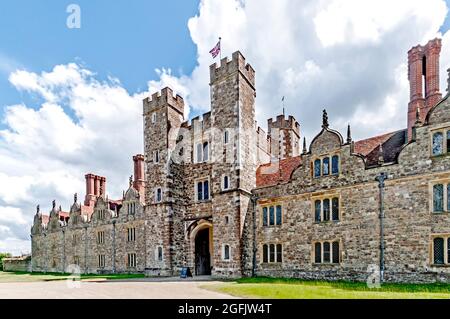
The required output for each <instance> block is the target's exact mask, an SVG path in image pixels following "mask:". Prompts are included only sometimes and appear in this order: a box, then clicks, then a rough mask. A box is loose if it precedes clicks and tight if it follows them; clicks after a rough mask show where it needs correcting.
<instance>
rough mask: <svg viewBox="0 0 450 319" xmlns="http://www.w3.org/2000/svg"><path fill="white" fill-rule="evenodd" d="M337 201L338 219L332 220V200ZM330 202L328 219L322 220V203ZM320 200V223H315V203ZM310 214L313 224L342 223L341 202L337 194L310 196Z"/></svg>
mask: <svg viewBox="0 0 450 319" xmlns="http://www.w3.org/2000/svg"><path fill="white" fill-rule="evenodd" d="M334 198H337V199H338V219H337V220H333V199H334ZM325 199H329V200H330V219H329V220H324V212H323V201H324V200H325ZM318 200H320V221H316V201H318ZM311 212H312V219H313V223H314V224H329V223H332V224H337V223H339V222H341V221H342V200H341V195H340V194H339V193H330V194H321V195H312V196H311Z"/></svg>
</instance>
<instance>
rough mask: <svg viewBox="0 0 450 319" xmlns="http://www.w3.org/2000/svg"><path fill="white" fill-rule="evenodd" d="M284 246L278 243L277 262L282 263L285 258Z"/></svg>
mask: <svg viewBox="0 0 450 319" xmlns="http://www.w3.org/2000/svg"><path fill="white" fill-rule="evenodd" d="M282 259H283V247H282V246H281V244H278V245H277V263H281V262H282V261H283V260H282Z"/></svg>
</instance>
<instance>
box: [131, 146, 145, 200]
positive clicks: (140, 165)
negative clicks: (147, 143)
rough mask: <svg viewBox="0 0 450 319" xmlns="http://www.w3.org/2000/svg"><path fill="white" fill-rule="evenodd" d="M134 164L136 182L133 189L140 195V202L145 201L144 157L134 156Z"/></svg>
mask: <svg viewBox="0 0 450 319" xmlns="http://www.w3.org/2000/svg"><path fill="white" fill-rule="evenodd" d="M133 162H134V181H133V187H134V188H135V189H136V190H137V191H138V192H139V194H140V201H141V202H144V200H145V177H144V176H145V175H144V155H141V154H138V155H136V156H133Z"/></svg>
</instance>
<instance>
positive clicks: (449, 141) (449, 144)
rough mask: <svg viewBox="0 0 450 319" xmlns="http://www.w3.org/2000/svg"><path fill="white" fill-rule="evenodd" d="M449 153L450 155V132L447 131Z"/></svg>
mask: <svg viewBox="0 0 450 319" xmlns="http://www.w3.org/2000/svg"><path fill="white" fill-rule="evenodd" d="M447 153H450V131H447Z"/></svg>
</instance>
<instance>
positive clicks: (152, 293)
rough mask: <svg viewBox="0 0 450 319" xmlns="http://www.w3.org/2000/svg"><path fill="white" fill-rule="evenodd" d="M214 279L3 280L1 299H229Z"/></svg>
mask: <svg viewBox="0 0 450 319" xmlns="http://www.w3.org/2000/svg"><path fill="white" fill-rule="evenodd" d="M214 283H217V282H214V281H200V282H199V281H186V282H180V281H178V282H177V281H172V282H170V281H159V282H155V281H148V280H147V281H145V280H141V281H120V282H119V281H103V282H102V281H100V282H84V281H83V282H81V283H80V288H69V287H68V285H67V282H66V281H65V280H63V281H51V282H20V283H0V299H11V298H14V299H16V298H18V299H38V298H44V299H92V298H98V299H108V298H116V299H124V298H127V299H128V298H130V299H157V298H161V299H228V298H233V297H232V296H229V295H226V294H221V293H217V292H213V291H208V290H205V289H202V288H200V287H199V286H203V285H204V286H207V285H211V284H214Z"/></svg>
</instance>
